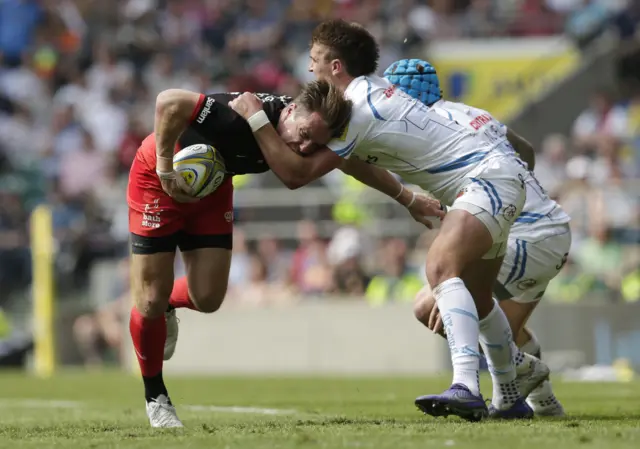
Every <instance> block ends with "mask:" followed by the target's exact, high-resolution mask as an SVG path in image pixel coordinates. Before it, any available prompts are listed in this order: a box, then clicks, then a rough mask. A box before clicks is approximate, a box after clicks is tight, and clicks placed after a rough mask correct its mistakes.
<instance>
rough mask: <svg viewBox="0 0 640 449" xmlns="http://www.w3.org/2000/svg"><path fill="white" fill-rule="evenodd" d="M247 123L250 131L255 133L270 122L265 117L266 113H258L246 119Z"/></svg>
mask: <svg viewBox="0 0 640 449" xmlns="http://www.w3.org/2000/svg"><path fill="white" fill-rule="evenodd" d="M247 123H249V126H250V127H251V131H253V132H256V131H258V130H259V129H260V128H262V127H263V126H265V125H268V124H269V123H271V121H270V120H269V117H267V113H266V112H264V111H258V112H256V113H255V114H253V115H252V116H251V117H249V118H248V119H247Z"/></svg>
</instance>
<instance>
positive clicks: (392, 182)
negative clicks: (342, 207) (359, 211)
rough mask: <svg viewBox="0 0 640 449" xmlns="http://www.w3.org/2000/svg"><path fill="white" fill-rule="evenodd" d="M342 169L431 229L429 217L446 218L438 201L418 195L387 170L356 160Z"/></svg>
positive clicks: (350, 160) (348, 161) (350, 161)
mask: <svg viewBox="0 0 640 449" xmlns="http://www.w3.org/2000/svg"><path fill="white" fill-rule="evenodd" d="M340 169H341V170H342V171H343V172H344V173H346V174H348V175H350V176H353V177H354V178H355V179H357V180H358V181H360V182H361V183H363V184H365V185H367V186H369V187H371V188H374V189H376V190H378V191H379V192H382V193H384V194H385V195H387V196H389V197H391V198H393V199H394V200H396V201H397V202H398V203H400V204H402V205H403V206H404V207H406V208H407V209H408V210H409V213H410V214H411V216H412V217H413V218H414V219H415V220H416V221H417V222H419V223H422V224H423V225H425V226H426V227H428V228H429V229H431V228H432V223H431V221H429V220H428V219H427V217H437V218H440V219H442V218H444V215H445V212H444V208H443V207H442V206H441V204H440V202H439V201H438V200H435V199H433V198H429V197H428V196H426V195H423V194H417V193H415V192H413V191H411V190H408V189H405V188H404V186H403V185H402V184H401V183H400V182H399V181H398V180H397V179H396V178H394V177H393V175H392V174H391V173H389V172H388V171H387V170H383V169H381V168H378V167H375V166H373V165H371V164H367V163H366V162H363V161H361V160H359V159H356V158H350V159H346V160H345V161H344V163H343V164H342V166H341V167H340Z"/></svg>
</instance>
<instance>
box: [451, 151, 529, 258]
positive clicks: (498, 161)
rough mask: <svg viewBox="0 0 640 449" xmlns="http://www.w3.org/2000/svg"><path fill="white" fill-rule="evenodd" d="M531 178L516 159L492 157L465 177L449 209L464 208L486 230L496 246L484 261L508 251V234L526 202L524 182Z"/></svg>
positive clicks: (486, 255) (485, 256)
mask: <svg viewBox="0 0 640 449" xmlns="http://www.w3.org/2000/svg"><path fill="white" fill-rule="evenodd" d="M529 176H530V175H529V174H528V171H527V170H526V169H525V168H524V167H522V166H521V165H519V164H518V163H517V162H516V161H515V159H512V158H509V157H498V158H492V159H490V160H488V161H486V162H483V163H481V164H480V166H479V167H478V168H477V169H475V170H473V171H471V172H470V173H469V175H467V177H466V181H465V184H464V185H463V187H462V189H461V190H460V191H459V192H458V194H457V196H456V199H455V200H454V202H453V204H452V205H451V207H450V208H449V210H456V209H461V210H465V211H467V212H469V213H470V214H472V215H474V216H475V217H476V218H478V219H479V220H480V221H481V222H482V223H484V225H485V226H486V227H487V229H488V230H489V232H490V233H491V238H492V239H493V246H492V247H491V249H490V250H489V252H488V253H487V254H485V255H484V256H483V259H495V258H497V257H501V256H503V255H504V254H505V253H506V251H507V239H508V237H509V231H510V229H511V226H512V225H513V223H514V221H515V219H516V218H517V217H518V216H519V215H520V212H521V211H522V208H523V207H524V203H525V199H526V190H525V181H526V180H527V178H528V177H529Z"/></svg>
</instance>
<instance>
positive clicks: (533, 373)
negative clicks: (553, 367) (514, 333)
mask: <svg viewBox="0 0 640 449" xmlns="http://www.w3.org/2000/svg"><path fill="white" fill-rule="evenodd" d="M520 354H522V357H523V359H522V362H521V363H519V364H516V382H517V383H518V389H519V391H520V394H521V395H522V397H523V398H526V397H528V396H529V394H531V392H532V391H533V390H535V389H536V388H537V387H539V386H540V385H541V384H542V383H543V382H544V381H545V380H549V374H550V373H551V371H550V370H549V367H548V366H547V365H546V363H544V362H543V361H542V360H540V359H538V358H536V357H534V356H532V355H530V354H527V353H524V352H521V353H520Z"/></svg>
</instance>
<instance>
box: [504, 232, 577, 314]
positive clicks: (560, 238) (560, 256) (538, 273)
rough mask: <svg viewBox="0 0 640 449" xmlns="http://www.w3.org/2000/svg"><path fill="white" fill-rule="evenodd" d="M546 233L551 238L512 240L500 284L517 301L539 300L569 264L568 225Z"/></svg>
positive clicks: (516, 236) (505, 258) (569, 236)
mask: <svg viewBox="0 0 640 449" xmlns="http://www.w3.org/2000/svg"><path fill="white" fill-rule="evenodd" d="M549 231H551V232H549ZM547 233H548V234H549V235H548V237H546V238H543V239H540V240H536V241H533V242H532V241H526V240H523V239H521V238H518V237H519V236H518V235H514V236H513V237H509V240H508V242H507V243H508V248H507V254H506V255H505V257H504V261H503V262H502V266H501V267H500V274H499V275H498V282H500V284H502V286H503V287H504V288H505V289H506V290H507V291H508V292H509V293H510V294H511V298H512V299H513V300H514V301H517V302H522V303H528V302H534V301H537V300H539V299H540V298H541V297H542V295H543V294H544V291H545V290H546V289H547V286H548V285H549V282H550V281H551V280H552V279H553V278H554V277H556V275H557V274H558V273H559V272H560V270H561V269H562V267H563V266H564V264H565V262H566V261H567V257H568V254H569V248H570V247H571V230H570V228H569V224H568V223H564V224H558V225H556V226H555V227H553V228H550V229H548V230H547Z"/></svg>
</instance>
